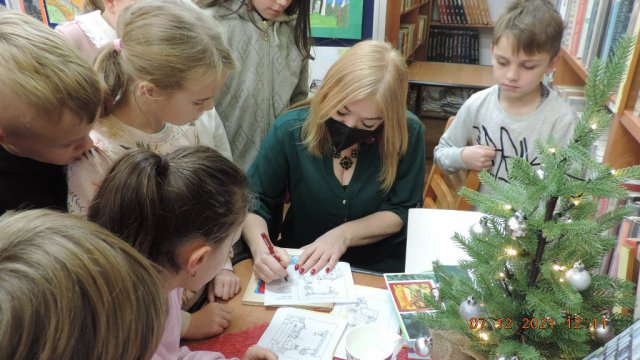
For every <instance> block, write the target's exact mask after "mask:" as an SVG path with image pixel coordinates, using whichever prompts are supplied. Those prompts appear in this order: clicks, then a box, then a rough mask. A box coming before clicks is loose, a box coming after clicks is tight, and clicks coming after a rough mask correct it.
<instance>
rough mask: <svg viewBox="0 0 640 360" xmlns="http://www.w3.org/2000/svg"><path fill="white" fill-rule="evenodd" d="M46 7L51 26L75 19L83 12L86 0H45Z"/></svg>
mask: <svg viewBox="0 0 640 360" xmlns="http://www.w3.org/2000/svg"><path fill="white" fill-rule="evenodd" d="M44 3H45V5H46V6H45V9H46V11H47V18H48V19H49V26H51V27H55V26H56V25H58V24H60V23H62V22H65V21H71V20H73V19H74V18H75V17H76V15H80V14H82V7H83V5H84V0H45V1H44Z"/></svg>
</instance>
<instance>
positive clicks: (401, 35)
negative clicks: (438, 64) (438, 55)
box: [384, 0, 432, 61]
mask: <svg viewBox="0 0 640 360" xmlns="http://www.w3.org/2000/svg"><path fill="white" fill-rule="evenodd" d="M431 7H432V4H431V0H388V1H387V16H386V20H385V35H384V38H385V40H386V41H388V42H390V43H391V44H392V45H393V47H394V48H396V49H398V50H400V52H401V53H402V54H403V55H404V56H406V57H407V59H409V60H416V61H420V60H424V59H425V58H426V44H427V43H428V42H429V39H428V37H429V25H430V22H431Z"/></svg>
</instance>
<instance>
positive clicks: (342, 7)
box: [311, 0, 363, 39]
mask: <svg viewBox="0 0 640 360" xmlns="http://www.w3.org/2000/svg"><path fill="white" fill-rule="evenodd" d="M362 1H363V0H311V36H312V37H314V38H337V39H360V38H361V37H362Z"/></svg>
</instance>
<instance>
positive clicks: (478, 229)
mask: <svg viewBox="0 0 640 360" xmlns="http://www.w3.org/2000/svg"><path fill="white" fill-rule="evenodd" d="M488 220H489V217H488V216H486V215H484V216H482V217H481V218H480V220H478V222H477V223H475V224H473V225H471V227H470V228H469V234H470V235H471V236H487V235H489V228H488V227H487V221H488Z"/></svg>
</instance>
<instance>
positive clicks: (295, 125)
mask: <svg viewBox="0 0 640 360" xmlns="http://www.w3.org/2000/svg"><path fill="white" fill-rule="evenodd" d="M308 112H309V108H308V107H304V108H299V109H295V110H292V111H288V112H286V113H284V114H282V115H281V116H279V117H278V118H277V119H276V122H275V124H274V125H273V127H272V128H271V129H270V130H269V133H268V134H267V136H266V138H265V139H264V142H263V144H262V146H261V148H260V151H259V153H258V157H257V158H256V160H255V161H254V162H253V164H252V165H251V167H250V168H249V170H248V173H247V174H248V177H249V182H250V184H251V190H252V191H253V193H254V195H255V197H256V198H255V201H253V203H252V205H251V212H253V213H255V214H257V215H260V216H261V217H262V218H264V219H265V220H266V221H267V224H269V229H270V232H271V234H270V235H271V236H272V238H273V239H277V238H278V235H281V239H280V241H278V243H277V245H278V246H282V247H292V248H300V247H302V246H304V245H307V244H310V243H312V242H313V241H315V240H316V239H317V238H318V237H320V236H321V235H322V234H324V233H325V232H327V231H329V230H331V229H333V228H335V227H337V226H338V225H340V224H342V223H345V222H347V221H351V220H356V219H359V218H362V217H364V216H367V215H370V214H372V213H375V212H378V211H392V212H394V213H395V214H397V215H398V216H399V217H400V218H401V219H402V221H403V222H404V224H405V226H404V227H403V228H402V230H401V231H400V232H398V233H396V234H394V235H392V236H390V237H388V238H385V239H382V240H380V241H378V242H376V243H373V244H369V245H365V246H360V247H351V248H349V249H348V250H347V252H346V253H345V254H344V255H343V256H342V258H341V259H340V260H341V261H347V262H349V263H351V264H352V265H355V266H361V267H367V265H370V264H374V263H376V262H378V261H380V260H381V259H383V258H385V257H386V256H388V255H389V254H391V253H392V252H393V251H394V250H395V251H396V252H402V255H401V256H402V257H404V250H403V249H404V248H405V246H406V235H407V234H406V224H407V216H408V212H409V208H412V207H419V206H420V203H421V201H422V188H423V184H424V166H425V165H424V159H425V145H424V128H423V126H422V123H421V122H420V121H419V120H418V119H417V118H416V116H415V115H413V114H411V113H410V112H407V126H408V133H409V143H408V149H407V153H406V154H405V156H404V157H403V158H402V159H401V160H400V163H399V167H398V172H397V175H396V180H395V183H394V184H393V186H392V187H391V189H390V190H389V191H388V192H386V193H384V192H382V191H381V190H380V181H379V180H378V176H379V174H380V169H381V164H380V154H379V151H378V146H377V143H375V142H374V143H373V144H372V145H362V144H361V146H360V151H359V155H358V161H357V163H356V165H355V166H356V167H355V170H354V173H353V176H352V178H351V181H350V182H349V185H348V186H346V187H343V186H342V185H341V184H340V182H339V181H338V179H337V178H336V176H335V174H334V172H333V159H332V157H331V156H324V157H322V158H317V157H315V156H314V155H312V154H311V153H309V151H308V150H307V147H306V145H304V144H302V141H301V129H302V124H303V122H304V121H305V119H306V117H307V114H308ZM287 191H288V195H289V200H290V207H289V210H288V211H287V215H286V217H285V219H284V222H283V223H282V224H281V229H279V228H280V226H279V225H278V224H279V222H278V219H280V218H281V214H282V213H281V209H282V204H283V202H284V198H285V196H286V194H287ZM278 230H280V232H281V233H280V234H278V232H279V231H278ZM398 249H399V250H398Z"/></svg>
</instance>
